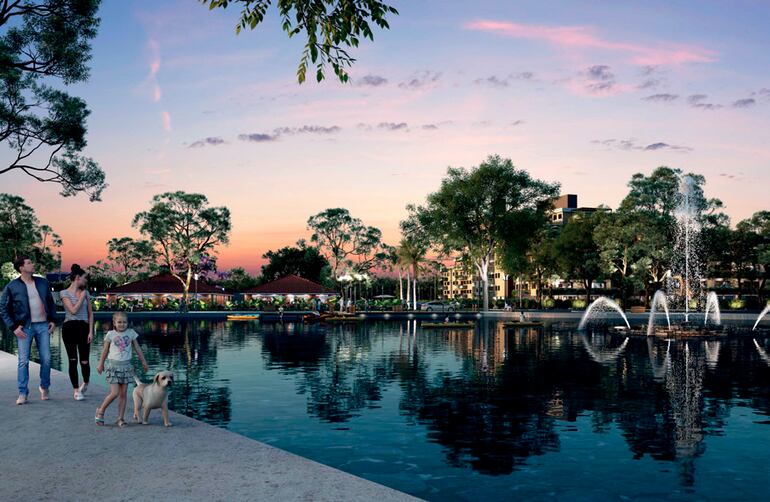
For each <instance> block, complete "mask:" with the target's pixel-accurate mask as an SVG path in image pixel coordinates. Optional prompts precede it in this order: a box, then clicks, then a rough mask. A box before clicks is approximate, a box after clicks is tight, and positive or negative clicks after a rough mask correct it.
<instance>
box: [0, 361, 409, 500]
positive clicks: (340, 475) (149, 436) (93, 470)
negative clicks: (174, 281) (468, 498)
mask: <svg viewBox="0 0 770 502" xmlns="http://www.w3.org/2000/svg"><path fill="white" fill-rule="evenodd" d="M38 374H39V366H38V365H37V364H35V363H30V398H31V399H30V403H29V404H27V405H24V406H16V405H15V404H14V401H15V399H16V397H17V392H16V356H14V355H11V354H8V353H5V352H2V351H0V424H2V433H0V443H1V444H2V447H1V448H0V450H1V451H2V452H3V453H2V462H3V476H2V483H0V500H3V501H8V502H10V501H16V500H57V501H65V500H102V501H112V500H116V501H117V500H175V501H176V500H197V501H202V500H206V501H215V500H221V501H234V500H273V501H283V500H313V501H315V500H319V501H325V500H329V501H332V500H333V501H339V500H367V501H369V500H377V501H378V502H384V501H391V500H392V501H401V500H416V499H414V498H412V497H410V496H408V495H406V494H403V493H401V492H397V491H395V490H391V489H390V488H387V487H384V486H382V485H378V484H376V483H372V482H370V481H366V480H364V479H361V478H358V477H356V476H352V475H350V474H346V473H344V472H342V471H339V470H336V469H333V468H331V467H327V466H324V465H321V464H319V463H316V462H313V461H311V460H308V459H306V458H303V457H299V456H296V455H292V454H290V453H288V452H285V451H283V450H279V449H277V448H273V447H271V446H268V445H266V444H263V443H260V442H258V441H254V440H252V439H249V438H246V437H244V436H240V435H238V434H235V433H232V432H229V431H227V430H224V429H220V428H217V427H213V426H210V425H208V424H205V423H202V422H199V421H197V420H193V419H191V418H188V417H185V416H183V415H179V414H176V413H171V421H172V423H173V424H174V426H173V427H171V428H164V427H163V426H162V422H161V417H160V411H159V410H155V411H153V413H152V415H151V418H150V423H151V425H149V426H142V425H136V424H134V423H133V422H132V421H131V417H130V415H131V410H132V409H133V405H132V404H131V392H130V390H131V389H132V388H133V386H132V387H131V388H130V389H129V403H128V404H129V409H128V410H127V413H126V419H127V420H129V426H128V427H126V428H125V429H119V428H118V427H116V426H114V425H112V424H113V423H114V421H115V415H116V413H117V404H118V403H117V401H115V402H114V403H113V404H112V406H111V407H110V408H109V410H108V411H107V415H106V416H105V419H106V421H107V425H106V426H104V427H97V426H95V425H94V418H93V417H94V410H95V409H96V407H97V405H98V404H99V403H100V402H101V400H102V399H103V398H104V395H105V394H106V391H105V389H103V388H100V387H97V386H93V387H91V388H90V389H89V392H88V398H87V400H86V401H81V402H77V401H74V400H73V399H72V388H71V386H70V383H69V379H68V378H67V375H66V374H64V373H62V372H60V371H56V370H52V375H51V380H52V385H51V400H50V401H48V402H43V401H40V399H39V398H40V394H39V392H38V391H37V386H38V383H39V379H38Z"/></svg>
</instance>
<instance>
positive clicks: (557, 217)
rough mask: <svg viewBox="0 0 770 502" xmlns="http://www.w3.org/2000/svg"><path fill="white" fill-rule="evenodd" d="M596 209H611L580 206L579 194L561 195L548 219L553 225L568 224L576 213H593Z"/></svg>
mask: <svg viewBox="0 0 770 502" xmlns="http://www.w3.org/2000/svg"><path fill="white" fill-rule="evenodd" d="M596 211H609V209H606V208H600V207H578V196H577V194H572V193H570V194H566V195H562V196H560V197H559V198H558V199H556V201H555V202H554V204H553V209H551V211H550V212H549V213H548V219H549V221H550V222H551V224H552V225H566V224H567V222H569V220H570V219H571V218H573V217H574V216H576V215H581V216H584V215H591V214H593V213H595V212H596Z"/></svg>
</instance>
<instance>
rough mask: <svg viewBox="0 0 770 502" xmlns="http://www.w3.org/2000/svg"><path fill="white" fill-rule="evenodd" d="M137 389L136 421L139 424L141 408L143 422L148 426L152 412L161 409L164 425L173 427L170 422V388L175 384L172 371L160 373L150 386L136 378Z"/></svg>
mask: <svg viewBox="0 0 770 502" xmlns="http://www.w3.org/2000/svg"><path fill="white" fill-rule="evenodd" d="M134 381H135V382H136V388H135V389H134V393H133V396H134V420H135V421H137V422H139V421H140V420H139V408H142V419H141V422H142V423H143V424H145V425H147V424H148V423H149V422H148V421H147V419H148V418H150V410H154V409H157V408H160V410H161V414H162V415H163V425H165V426H166V427H171V422H170V421H169V420H168V388H169V387H170V386H171V385H173V384H174V374H173V373H172V372H170V371H160V372H158V374H156V375H155V378H153V379H152V383H151V384H149V385H145V384H143V383H142V382H141V381H140V380H139V379H138V378H136V377H134Z"/></svg>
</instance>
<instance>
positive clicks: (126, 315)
mask: <svg viewBox="0 0 770 502" xmlns="http://www.w3.org/2000/svg"><path fill="white" fill-rule="evenodd" d="M118 317H122V318H123V319H125V320H128V314H126V313H125V312H113V314H112V320H113V321H114V320H115V319H117V318H118Z"/></svg>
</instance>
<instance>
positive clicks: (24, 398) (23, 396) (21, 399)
mask: <svg viewBox="0 0 770 502" xmlns="http://www.w3.org/2000/svg"><path fill="white" fill-rule="evenodd" d="M16 404H18V405H22V404H27V395H26V394H19V399H17V400H16Z"/></svg>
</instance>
